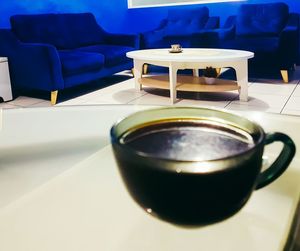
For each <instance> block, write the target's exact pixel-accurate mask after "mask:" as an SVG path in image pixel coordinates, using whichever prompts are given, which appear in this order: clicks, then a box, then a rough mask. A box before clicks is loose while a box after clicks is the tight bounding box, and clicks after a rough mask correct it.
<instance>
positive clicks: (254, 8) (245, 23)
mask: <svg viewBox="0 0 300 251" xmlns="http://www.w3.org/2000/svg"><path fill="white" fill-rule="evenodd" d="M288 15H289V8H288V6H287V5H286V4H284V3H269V4H243V5H241V7H240V9H239V11H238V15H237V19H236V34H237V35H238V36H265V35H277V34H279V33H280V32H281V30H282V29H283V27H284V26H285V24H286V22H287V19H288Z"/></svg>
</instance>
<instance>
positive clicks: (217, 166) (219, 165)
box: [110, 106, 265, 173]
mask: <svg viewBox="0 0 300 251" xmlns="http://www.w3.org/2000/svg"><path fill="white" fill-rule="evenodd" d="M171 109H196V110H205V111H212V112H220V113H222V114H225V115H229V116H234V117H236V118H242V119H243V120H244V121H246V122H247V123H250V124H251V125H253V127H255V128H256V129H257V131H258V132H259V138H258V139H257V140H256V142H254V144H253V146H251V147H250V148H248V149H247V150H245V151H243V152H241V153H237V154H233V155H229V156H226V157H223V158H218V159H211V160H180V159H170V158H163V157H156V156H153V155H150V154H147V153H144V152H140V151H137V150H135V149H133V148H130V147H124V146H125V144H122V143H121V142H120V140H119V137H120V136H121V135H119V136H118V135H117V133H116V128H117V127H118V126H119V125H120V124H121V123H123V122H124V121H125V120H126V119H129V118H131V117H133V116H136V115H140V114H143V113H144V112H145V111H159V110H161V111H167V110H171ZM242 130H243V129H242ZM110 137H111V143H112V144H116V145H118V146H119V147H122V148H123V150H125V152H126V153H127V154H130V155H135V156H138V157H139V158H142V159H147V161H155V162H162V163H164V165H166V164H167V163H170V165H169V167H167V169H171V170H173V171H174V168H172V163H176V165H178V164H179V165H180V166H182V169H181V170H182V171H186V172H188V173H190V172H191V171H192V172H205V173H207V170H205V171H203V167H201V169H200V168H199V167H198V168H197V164H199V163H207V164H212V163H214V166H213V167H210V168H209V169H210V170H209V172H211V171H221V170H224V169H228V167H224V166H226V165H224V161H225V162H227V161H228V162H231V161H232V160H233V159H237V158H242V157H243V156H244V155H247V154H248V153H250V152H251V151H254V149H255V148H256V147H258V146H260V145H261V144H262V143H263V140H264V138H265V132H264V130H263V128H262V127H261V126H260V125H259V124H257V123H256V122H254V121H252V120H250V119H248V118H246V117H244V116H241V115H239V114H237V113H234V112H228V111H226V110H224V109H215V108H206V107H189V106H180V107H179V106H176V107H173V106H165V107H159V108H150V109H146V110H141V111H137V112H134V113H132V114H129V115H127V116H125V117H124V118H121V119H119V120H118V121H116V122H115V123H114V124H113V126H112V127H111V130H110ZM185 163H189V165H187V166H189V167H188V168H185V167H184V166H185V165H184V164H185ZM191 163H194V166H193V167H192V168H191V166H190V165H191ZM164 169H166V168H164Z"/></svg>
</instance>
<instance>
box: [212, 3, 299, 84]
mask: <svg viewBox="0 0 300 251" xmlns="http://www.w3.org/2000/svg"><path fill="white" fill-rule="evenodd" d="M206 35H207V36H208V34H206ZM209 35H210V38H209V40H210V41H211V44H212V45H213V46H214V47H219V48H226V49H240V50H247V51H252V52H254V54H255V56H254V58H253V59H250V61H249V71H250V73H256V75H257V73H258V74H261V73H265V72H274V71H277V72H279V71H280V72H281V75H282V78H283V80H284V82H288V81H289V80H288V72H289V71H290V70H291V69H293V67H294V65H295V64H296V63H297V60H298V58H299V14H296V13H290V12H289V8H288V6H287V5H286V4H285V3H281V2H278V3H266V4H243V5H241V6H240V8H239V10H238V13H237V15H236V16H230V17H228V19H227V21H226V22H225V24H224V26H223V27H222V28H221V29H217V30H215V31H214V32H212V33H210V34H209Z"/></svg>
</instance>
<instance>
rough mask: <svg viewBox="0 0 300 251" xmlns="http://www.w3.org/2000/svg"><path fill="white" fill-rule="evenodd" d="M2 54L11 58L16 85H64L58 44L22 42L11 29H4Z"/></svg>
mask: <svg viewBox="0 0 300 251" xmlns="http://www.w3.org/2000/svg"><path fill="white" fill-rule="evenodd" d="M0 54H1V55H2V56H6V57H7V58H8V63H9V70H10V76H11V81H12V86H13V88H17V89H18V88H19V87H22V88H24V87H25V88H26V89H39V90H45V91H54V90H60V89H63V88H64V80H63V78H62V71H61V62H60V59H59V56H58V53H57V50H56V48H55V47H54V46H52V45H48V44H33V43H32V44H31V43H22V42H20V41H19V40H18V39H17V38H16V37H15V35H14V34H13V33H12V32H11V31H10V30H0Z"/></svg>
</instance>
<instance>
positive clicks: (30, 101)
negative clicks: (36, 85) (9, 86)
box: [8, 96, 45, 107]
mask: <svg viewBox="0 0 300 251" xmlns="http://www.w3.org/2000/svg"><path fill="white" fill-rule="evenodd" d="M41 102H45V100H44V99H38V98H31V97H24V96H20V97H17V98H16V99H14V100H12V101H10V102H8V103H9V104H12V105H17V106H22V107H26V106H31V105H34V104H38V103H41Z"/></svg>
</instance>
